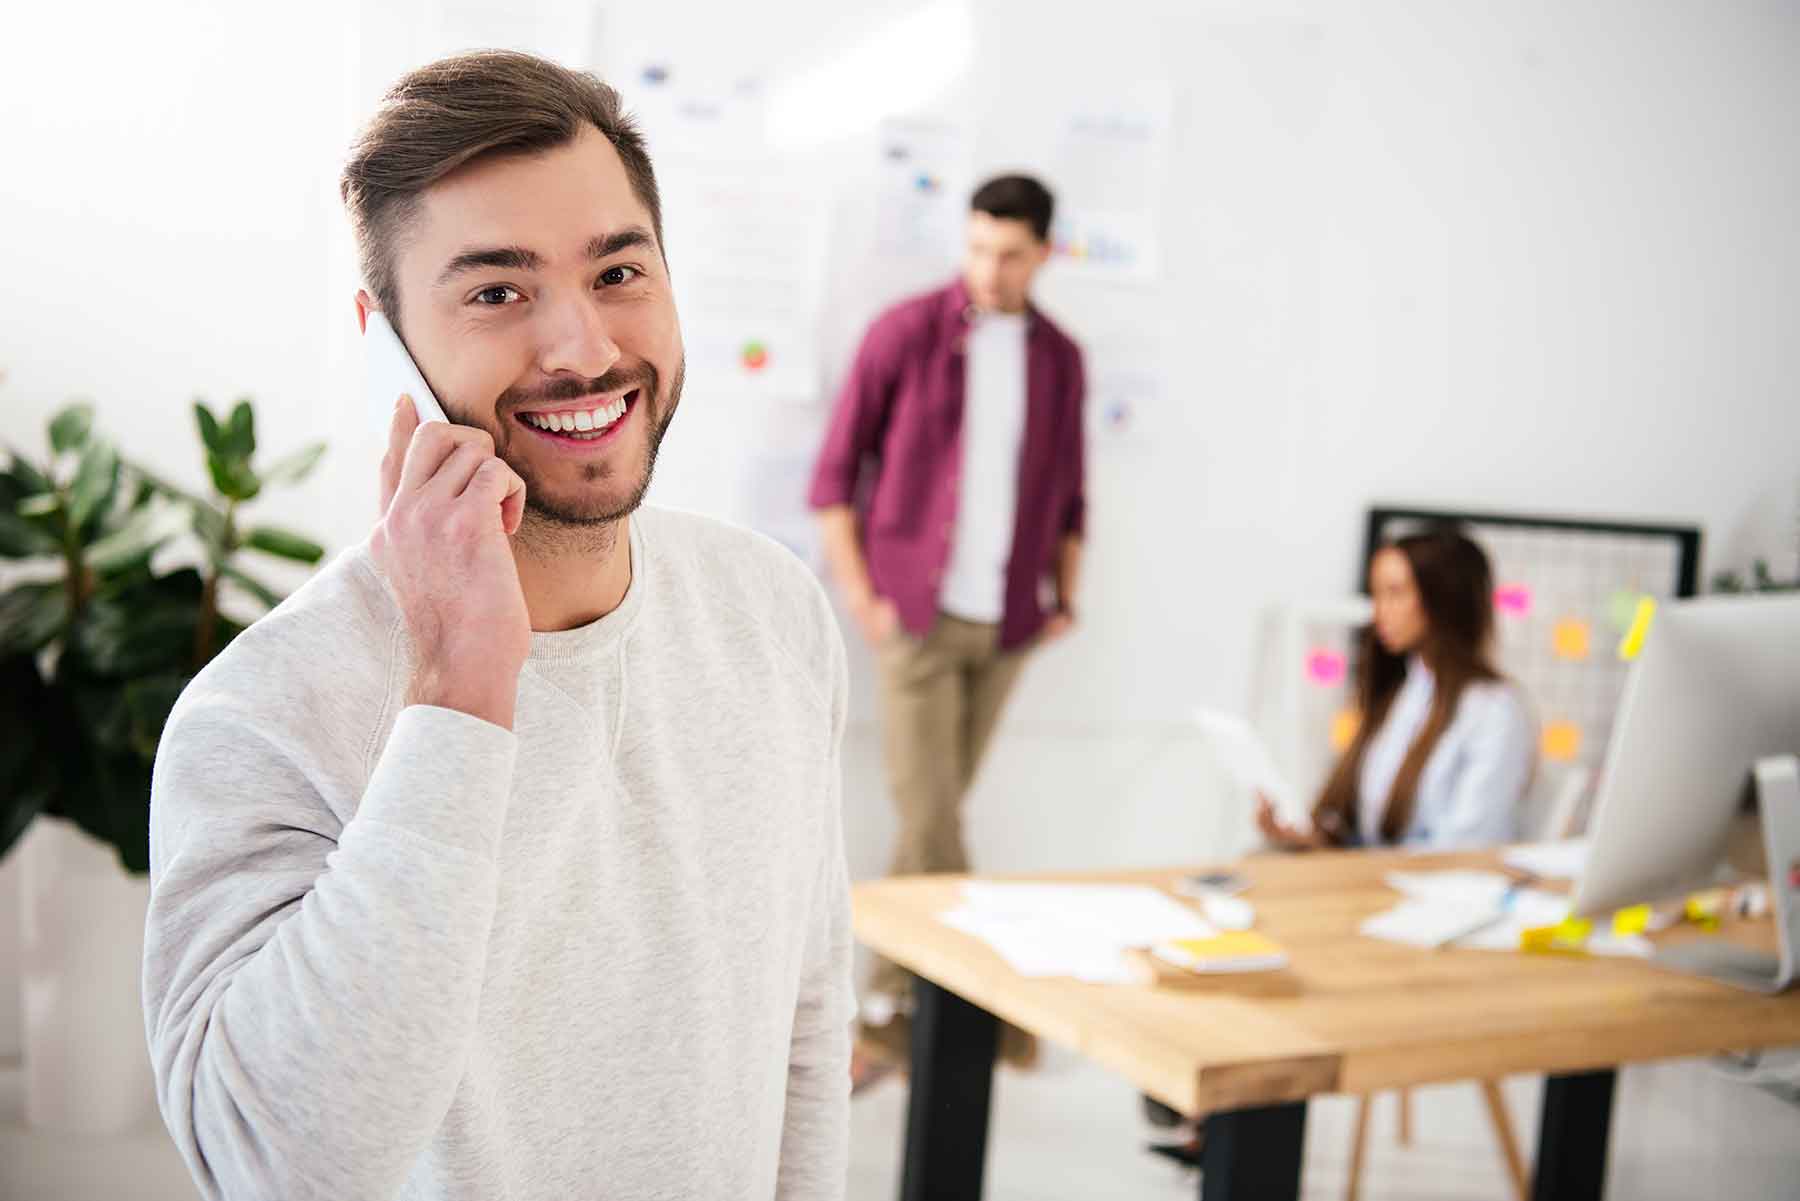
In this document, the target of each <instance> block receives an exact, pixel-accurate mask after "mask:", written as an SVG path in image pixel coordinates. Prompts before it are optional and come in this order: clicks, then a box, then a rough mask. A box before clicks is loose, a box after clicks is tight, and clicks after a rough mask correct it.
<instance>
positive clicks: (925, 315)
mask: <svg viewBox="0 0 1800 1201" xmlns="http://www.w3.org/2000/svg"><path fill="white" fill-rule="evenodd" d="M1052 204H1053V202H1052V199H1051V196H1050V193H1049V192H1048V191H1047V190H1046V189H1045V188H1044V186H1043V185H1042V184H1040V183H1039V182H1038V181H1037V180H1035V179H1031V178H1028V177H1026V176H1021V175H1011V176H1002V177H1000V178H998V179H994V180H991V181H989V182H988V183H986V184H984V185H983V186H982V187H981V188H980V189H979V190H978V191H977V192H976V193H975V195H974V198H973V200H972V201H971V205H970V208H971V212H970V214H969V223H968V237H967V249H966V252H965V255H964V260H963V272H962V276H961V278H959V279H957V280H955V281H954V282H952V283H950V284H948V285H946V286H944V287H942V288H939V289H937V290H936V291H932V292H927V293H925V294H924V295H922V296H916V297H913V298H912V299H910V300H906V301H903V302H902V303H900V304H899V305H896V306H895V307H894V308H891V309H889V310H888V311H887V312H885V313H883V314H882V315H881V316H880V317H878V318H877V319H876V320H875V323H874V324H873V325H871V326H870V327H869V331H868V333H867V334H866V335H865V336H864V338H863V342H862V347H861V349H860V350H859V351H858V352H857V356H856V362H855V364H854V366H853V367H852V368H851V371H850V376H849V379H848V380H846V381H845V383H844V388H843V393H842V395H841V396H840V398H839V400H838V405H837V410H836V412H835V414H834V415H833V418H832V421H831V426H830V429H829V431H828V432H827V434H826V437H825V445H824V448H823V450H822V451H821V452H820V455H819V462H818V467H817V470H816V471H815V473H814V475H813V481H812V491H811V503H812V506H813V508H815V509H817V510H819V514H820V520H821V523H822V526H823V530H824V539H825V553H826V557H827V558H828V560H829V561H830V563H831V569H832V574H833V576H834V577H835V578H836V581H837V585H838V588H839V589H840V590H841V592H842V594H843V597H844V600H845V602H846V604H847V605H848V607H849V609H850V612H851V613H852V614H853V615H854V617H855V618H856V622H857V624H858V625H859V626H860V627H861V629H862V632H863V635H864V637H866V638H867V639H868V642H869V644H870V646H871V647H872V648H874V650H875V653H876V658H877V661H878V663H879V664H880V670H881V697H882V716H883V724H884V727H885V751H886V758H887V766H888V775H889V781H890V786H891V788H892V791H893V794H894V800H895V804H896V806H897V807H898V809H899V816H900V830H899V836H898V842H897V845H896V847H895V851H894V858H893V865H892V868H891V870H892V872H893V873H894V874H912V873H917V872H954V871H966V870H968V858H967V855H966V853H965V851H964V849H963V839H962V800H963V797H964V795H965V794H966V793H967V792H968V789H969V785H970V782H971V781H972V780H973V779H974V777H975V771H976V768H977V767H978V766H979V764H980V762H981V756H982V752H983V750H984V749H985V748H986V746H987V742H988V737H989V735H990V734H991V733H992V732H993V729H994V725H995V722H996V721H997V720H998V719H999V716H1000V711H1001V708H1002V706H1003V705H1004V703H1005V700H1006V696H1007V694H1008V692H1009V691H1010V690H1011V688H1012V685H1013V683H1014V681H1015V680H1016V679H1017V677H1018V673H1019V669H1020V667H1022V666H1023V664H1024V660H1025V656H1026V655H1027V653H1028V652H1029V651H1030V650H1031V649H1032V648H1033V647H1035V646H1038V645H1041V644H1043V643H1044V642H1047V641H1050V640H1052V639H1055V638H1059V637H1061V636H1063V635H1064V634H1066V633H1067V632H1068V631H1069V629H1070V628H1071V627H1072V625H1073V623H1074V620H1075V612H1074V596H1075V581H1076V573H1077V569H1078V567H1079V564H1080V558H1081V537H1082V522H1083V504H1084V502H1083V490H1082V461H1083V451H1082V411H1081V410H1082V391H1083V382H1082V368H1081V351H1080V350H1079V349H1078V348H1077V347H1076V345H1075V343H1074V342H1072V341H1070V340H1069V338H1068V337H1067V335H1065V334H1064V333H1063V332H1062V331H1061V330H1059V329H1058V328H1057V327H1056V326H1055V325H1054V324H1052V323H1051V322H1050V320H1049V319H1048V318H1046V317H1045V316H1044V315H1043V314H1042V313H1040V312H1038V311H1037V309H1036V308H1034V307H1033V306H1032V305H1031V303H1030V300H1029V295H1030V290H1031V283H1032V280H1033V278H1034V277H1035V276H1036V275H1037V273H1038V270H1039V269H1040V268H1041V267H1042V266H1043V265H1044V263H1045V261H1046V260H1047V259H1048V258H1049V256H1050V245H1049V229H1050V216H1051V209H1052ZM869 992H870V995H869V999H868V1003H867V1004H866V1005H865V1006H864V1012H863V1021H862V1032H861V1037H860V1038H859V1040H858V1041H859V1061H858V1065H857V1071H858V1075H859V1079H860V1080H872V1079H873V1078H875V1077H876V1076H877V1075H878V1074H879V1066H878V1065H880V1064H881V1063H883V1062H885V1063H887V1064H894V1063H897V1062H899V1061H900V1060H901V1058H902V1057H903V1056H904V1055H905V1053H906V1046H907V1040H908V1037H909V1035H908V1029H907V1021H906V1014H907V1008H908V1003H909V993H910V987H909V982H908V979H907V977H906V974H905V973H904V972H903V971H902V970H901V969H900V968H899V967H897V966H896V965H894V964H892V963H888V962H886V961H881V962H879V963H878V964H877V966H876V971H875V975H874V978H873V979H872V980H871V982H870V990H869ZM1002 1051H1003V1053H1006V1054H1008V1057H1009V1058H1013V1059H1015V1060H1017V1059H1025V1060H1028V1059H1029V1058H1030V1056H1031V1048H1030V1044H1029V1041H1028V1040H1026V1039H1024V1038H1022V1037H1021V1036H1019V1035H1018V1034H1017V1032H1012V1031H1008V1032H1007V1033H1006V1034H1005V1035H1004V1036H1003V1038H1002Z"/></svg>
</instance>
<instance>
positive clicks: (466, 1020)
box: [144, 53, 851, 1201]
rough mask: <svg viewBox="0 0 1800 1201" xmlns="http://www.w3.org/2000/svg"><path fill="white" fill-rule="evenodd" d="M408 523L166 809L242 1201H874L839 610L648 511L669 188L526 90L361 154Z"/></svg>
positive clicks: (218, 1165) (477, 103)
mask: <svg viewBox="0 0 1800 1201" xmlns="http://www.w3.org/2000/svg"><path fill="white" fill-rule="evenodd" d="M343 195H344V199H345V203H346V206H347V208H348V210H349V214H350V218H351V223H352V226H353V228H354V231H355V234H356V237H357V241H358V244H359V248H360V251H361V255H362V263H363V274H364V280H365V283H366V290H365V291H363V292H360V293H358V295H357V297H356V307H357V312H358V316H359V318H361V319H364V320H366V318H367V315H368V313H369V312H370V311H371V310H380V311H382V312H384V313H385V314H386V315H387V316H388V318H389V319H390V320H391V321H392V322H393V324H394V326H395V328H396V329H397V330H398V331H399V332H400V334H401V336H402V338H403V339H404V341H405V343H406V345H407V346H408V348H409V349H410V351H411V353H412V355H413V357H414V359H415V360H416V361H417V363H418V364H419V367H420V370H421V372H422V373H423V374H424V376H425V377H426V378H427V379H428V380H429V381H430V385H431V389H432V391H433V393H434V394H435V395H436V396H437V398H438V400H439V401H440V403H441V404H442V406H443V408H444V410H445V411H446V413H447V414H448V416H449V417H450V424H440V423H435V422H434V423H430V424H426V425H423V426H421V425H419V424H418V422H417V420H416V418H415V417H414V416H413V409H412V406H411V404H410V403H408V402H407V401H406V400H404V399H402V398H396V404H395V408H394V411H393V415H392V432H391V441H390V445H389V448H388V454H387V457H386V458H385V459H384V460H383V462H382V464H381V468H380V473H381V488H382V514H381V518H380V521H379V522H378V523H377V525H376V526H375V528H374V531H373V532H372V534H371V535H370V537H369V540H368V541H367V542H366V543H365V544H363V545H361V546H358V547H355V548H353V549H351V550H350V551H348V552H346V553H345V554H344V555H342V556H340V557H339V558H338V559H337V560H336V561H335V562H334V563H333V564H332V565H331V566H329V567H328V568H326V569H325V570H324V571H322V572H321V573H320V574H319V575H318V576H316V577H315V578H314V579H313V580H311V581H310V582H309V583H308V584H307V585H306V586H305V587H304V588H302V589H301V590H300V591H299V592H297V593H296V594H295V595H294V596H293V597H292V598H291V599H290V600H289V601H288V602H287V603H286V604H284V605H282V606H281V607H280V608H279V609H277V610H276V611H275V612H274V613H272V614H271V615H270V616H269V617H268V618H266V619H264V620H263V621H260V622H258V623H257V624H256V625H255V626H253V627H252V628H251V629H250V630H249V631H247V632H246V633H245V634H243V635H242V636H240V637H239V638H238V639H237V641H236V642H234V643H233V644H232V645H231V646H230V647H229V648H227V650H226V651H225V652H224V653H223V654H222V655H220V656H219V658H218V659H216V660H215V661H214V662H213V663H212V664H211V665H210V666H209V667H208V668H207V669H206V670H205V671H203V672H202V673H201V674H200V675H199V676H198V677H197V678H196V679H195V680H194V682H193V683H192V685H191V686H190V687H189V688H188V690H187V691H186V693H184V694H183V696H182V698H181V701H180V703H179V704H178V705H177V707H176V710H175V712H174V713H173V714H172V715H171V717H170V720H169V724H168V727H167V729H166V731H165V733H164V736H163V739H162V744H161V751H160V754H159V756H158V759H157V764H156V775H155V782H154V788H153V793H152V803H151V884H152V893H151V903H150V914H149V922H148V927H147V936H146V950H145V964H144V998H145V1006H146V1021H147V1027H148V1033H149V1040H150V1047H151V1052H152V1057H153V1059H154V1061H155V1065H156V1076H157V1085H158V1091H159V1096H160V1100H161V1104H162V1109H163V1114H164V1118H165V1120H166V1121H167V1123H168V1126H169V1129H170V1131H171V1132H172V1133H173V1135H174V1137H175V1141H176V1143H177V1144H178V1146H179V1147H180V1149H181V1152H182V1154H183V1156H184V1157H185V1158H186V1160H187V1163H188V1165H189V1167H190V1168H191V1169H192V1171H193V1174H194V1177H195V1179H196V1181H197V1182H198V1183H199V1185H200V1188H201V1191H202V1193H203V1194H204V1195H205V1196H207V1197H209V1198H222V1197H229V1198H234V1199H235V1198H260V1197H268V1198H282V1199H284V1201H294V1199H299V1198H314V1197H317V1198H333V1199H341V1198H382V1199H387V1198H406V1199H422V1198H445V1199H456V1201H461V1199H464V1198H466V1199H469V1201H475V1199H481V1201H492V1199H497V1198H509V1199H513V1201H524V1199H530V1198H545V1199H550V1198H554V1199H557V1201H564V1199H567V1198H581V1197H631V1198H648V1197H671V1198H699V1197H705V1198H757V1199H762V1198H771V1197H773V1198H782V1199H794V1201H809V1199H812V1198H827V1197H839V1196H841V1195H842V1192H843V1188H844V1171H845V1152H846V1121H847V1103H848V1096H847V1094H848V1079H849V1077H848V1060H849V1025H848V1023H849V1019H850V1010H851V1000H850V989H849V978H848V976H849V962H850V942H849V928H848V899H847V886H846V875H845V870H844V863H843V849H842V848H843V843H842V831H841V825H840V820H839V804H838V797H839V779H840V771H839V744H840V741H841V736H842V731H843V725H844V712H845V692H846V682H845V681H846V677H845V667H844V652H843V645H842V641H841V639H840V637H839V636H838V634H837V633H836V627H835V624H834V622H833V620H832V617H831V613H830V608H829V606H828V604H827V603H826V601H825V598H824V596H823V593H822V591H821V589H820V588H819V587H818V584H817V582H816V581H815V580H814V579H813V578H812V576H811V574H810V573H809V572H808V571H807V570H806V569H805V568H804V567H803V566H802V565H801V564H800V563H799V562H798V561H797V560H795V559H794V558H793V557H792V556H790V555H788V554H787V553H786V552H785V551H782V550H781V549H779V548H778V547H776V546H775V545H774V544H773V543H771V542H769V541H767V540H765V539H763V538H760V537H758V536H756V535H753V534H750V533H747V532H744V531H740V530H736V529H732V528H729V527H726V526H723V525H720V524H717V523H714V522H711V521H707V520H704V519H701V518H698V517H693V516H687V515H681V514H676V513H671V512H662V511H657V510H654V509H649V508H642V507H640V504H641V502H642V500H643V497H644V493H645V489H646V488H647V487H648V485H649V481H650V475H651V471H652V469H653V466H654V464H655V461H656V455H657V449H658V446H659V445H660V443H661V441H662V438H663V435H664V433H665V432H666V431H667V430H668V427H669V423H670V421H671V419H672V418H673V417H674V415H675V411H676V408H677V406H678V405H679V403H680V401H681V390H682V378H683V371H682V344H681V332H680V328H679V324H678V322H677V320H676V312H675V303H674V297H673V295H672V293H671V290H670V283H669V274H668V270H667V266H666V264H665V261H664V255H663V245H662V224H661V215H660V207H659V204H658V199H657V188H656V180H655V175H654V173H653V171H652V168H651V164H650V160H649V157H648V155H647V153H646V150H645V147H644V144H643V141H642V139H641V138H640V137H639V135H638V134H637V132H636V130H635V129H634V128H633V126H632V124H631V123H630V121H629V120H627V119H626V118H625V117H624V116H622V115H621V112H620V109H619V101H618V97H617V96H616V95H615V94H614V93H613V91H612V90H611V89H610V88H608V87H606V86H605V85H604V84H602V83H600V82H599V81H598V80H596V79H594V78H593V77H592V76H589V75H585V74H581V73H576V72H571V71H567V70H564V69H562V68H560V67H558V66H556V65H554V64H552V63H548V62H545V61H543V60H541V59H536V58H532V57H529V56H526V55H520V54H510V53H481V54H472V55H465V56H461V57H458V58H454V59H449V60H446V61H443V62H439V63H435V64H432V65H431V66H428V67H425V68H422V69H420V70H418V71H415V72H414V73H412V74H411V75H408V76H407V77H406V78H404V79H403V80H401V81H400V83H399V84H398V85H396V87H395V88H394V89H393V91H392V92H390V93H389V95H388V96H387V98H386V100H385V101H384V103H383V105H382V107H381V109H380V111H379V112H378V113H377V114H376V116H375V118H374V120H373V121H372V122H371V124H370V125H369V127H368V129H367V130H366V131H365V132H364V134H363V136H362V137H361V139H360V140H359V141H358V143H357V145H356V146H355V147H354V149H353V152H352V156H351V159H350V162H349V164H348V165H347V167H346V169H345V171H344V177H343Z"/></svg>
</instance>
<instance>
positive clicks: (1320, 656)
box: [1306, 650, 1350, 687]
mask: <svg viewBox="0 0 1800 1201" xmlns="http://www.w3.org/2000/svg"><path fill="white" fill-rule="evenodd" d="M1349 670H1350V661H1349V660H1348V659H1346V658H1345V657H1344V656H1343V655H1341V654H1339V653H1338V652H1337V651H1333V650H1315V651H1313V652H1312V653H1311V654H1309V655H1307V656H1306V678H1307V679H1309V680H1311V681H1312V682H1313V683H1315V684H1320V685H1323V686H1325V687H1330V686H1331V685H1333V684H1341V683H1343V680H1344V676H1345V675H1346V674H1348V672H1349Z"/></svg>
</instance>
